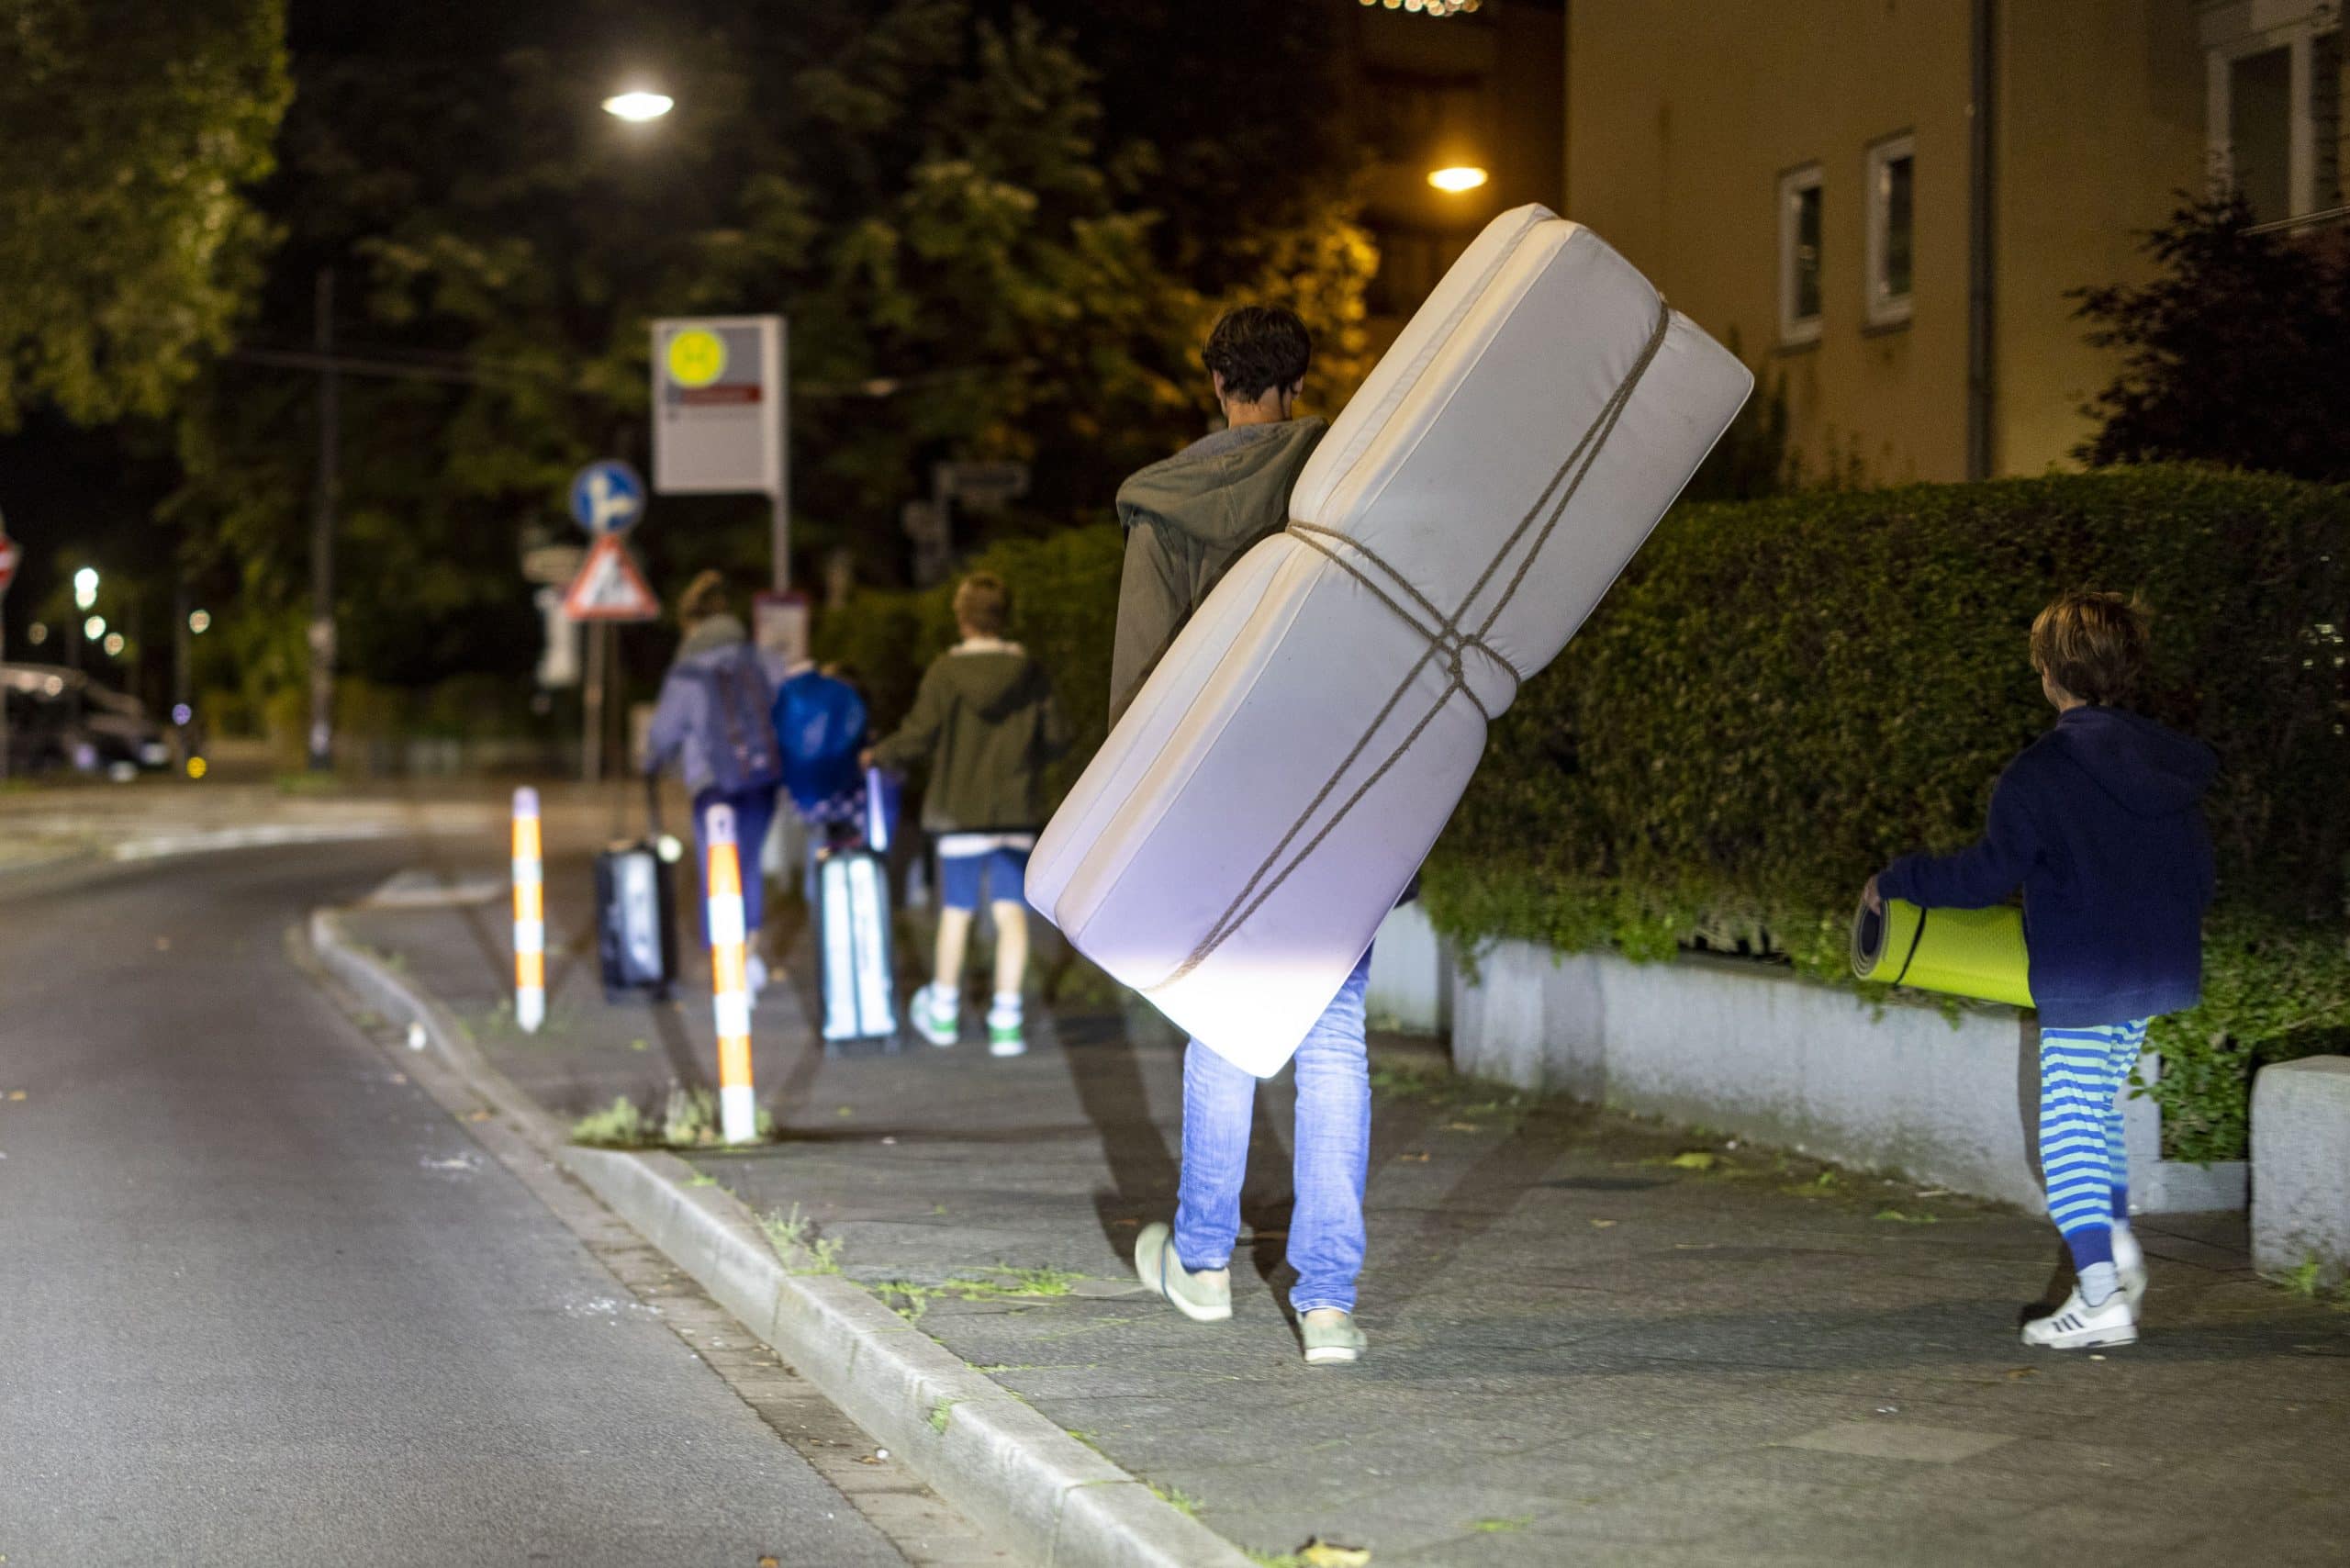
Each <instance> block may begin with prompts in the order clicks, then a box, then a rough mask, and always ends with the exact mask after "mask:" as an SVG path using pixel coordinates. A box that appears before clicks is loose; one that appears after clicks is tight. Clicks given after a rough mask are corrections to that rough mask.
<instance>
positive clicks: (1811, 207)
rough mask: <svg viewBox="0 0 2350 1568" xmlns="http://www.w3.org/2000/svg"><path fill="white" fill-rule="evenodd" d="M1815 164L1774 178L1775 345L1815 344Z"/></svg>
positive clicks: (1817, 292)
mask: <svg viewBox="0 0 2350 1568" xmlns="http://www.w3.org/2000/svg"><path fill="white" fill-rule="evenodd" d="M1819 241H1820V224H1819V165H1818V164H1817V163H1807V164H1805V165H1804V166H1803V167H1802V168H1800V169H1790V170H1789V171H1787V173H1785V174H1782V175H1780V176H1779V342H1782V343H1788V344H1794V343H1815V342H1818V341H1819V299H1820V287H1819Z"/></svg>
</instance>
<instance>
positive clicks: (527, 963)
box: [514, 787, 547, 1035]
mask: <svg viewBox="0 0 2350 1568" xmlns="http://www.w3.org/2000/svg"><path fill="white" fill-rule="evenodd" d="M546 893H547V890H546V873H545V869H544V867H543V863H542V846H541V845H540V841H539V792H538V791H537V790H532V789H530V788H528V787H525V788H523V789H520V790H515V791H514V1022H515V1023H517V1024H520V1025H521V1026H522V1032H523V1033H524V1034H526V1035H535V1034H537V1033H538V1032H539V1025H542V1024H543V1023H545V1022H546V1020H547V898H546Z"/></svg>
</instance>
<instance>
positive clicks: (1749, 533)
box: [819, 467, 2350, 1159]
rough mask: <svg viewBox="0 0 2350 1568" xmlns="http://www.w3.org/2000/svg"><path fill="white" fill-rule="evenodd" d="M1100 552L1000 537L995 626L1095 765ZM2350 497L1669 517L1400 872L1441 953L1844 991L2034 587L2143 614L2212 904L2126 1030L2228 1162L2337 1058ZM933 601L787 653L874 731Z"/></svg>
mask: <svg viewBox="0 0 2350 1568" xmlns="http://www.w3.org/2000/svg"><path fill="white" fill-rule="evenodd" d="M1120 548H1121V541H1120V536H1119V533H1118V531H1117V530H1116V529H1115V528H1113V527H1109V526H1103V527H1100V528H1093V529H1086V530H1080V531H1076V532H1069V533H1066V534H1062V535H1058V536H1056V537H1053V538H1049V539H1045V540H1038V541H1022V542H1018V543H1008V544H1005V545H1002V546H999V547H997V548H996V549H994V550H991V551H990V552H989V553H988V554H986V555H985V556H983V557H982V558H981V559H980V561H979V562H977V563H975V565H981V566H987V567H988V568H990V569H991V570H994V571H996V572H999V573H1001V574H1002V576H1003V577H1005V579H1006V580H1007V581H1008V582H1009V583H1010V584H1011V585H1012V587H1013V593H1014V597H1015V610H1014V615H1015V634H1016V635H1019V636H1020V637H1021V638H1022V639H1023V640H1024V641H1025V642H1026V643H1027V644H1029V646H1030V647H1031V648H1032V649H1034V650H1035V652H1036V653H1037V654H1038V655H1039V656H1041V657H1043V658H1044V659H1045V660H1046V663H1047V664H1048V666H1050V667H1051V668H1052V669H1053V671H1054V673H1055V676H1056V678H1057V680H1058V681H1059V682H1060V685H1061V693H1062V697H1063V700H1065V701H1066V702H1067V703H1068V704H1069V713H1070V716H1071V717H1072V719H1074V720H1075V721H1076V722H1078V724H1079V725H1080V733H1081V744H1080V746H1079V748H1078V751H1077V753H1076V754H1075V755H1074V756H1072V757H1071V758H1070V759H1069V761H1068V762H1066V763H1065V764H1063V767H1064V769H1065V778H1064V780H1063V781H1064V782H1066V781H1067V780H1068V779H1073V778H1075V776H1076V773H1077V771H1078V769H1080V767H1082V766H1083V760H1084V758H1085V757H1086V756H1089V755H1090V754H1091V750H1092V748H1093V746H1094V745H1096V744H1098V743H1099V741H1100V738H1101V735H1102V712H1103V709H1104V707H1105V705H1106V701H1107V697H1106V691H1105V683H1106V677H1107V671H1108V662H1109V660H1108V650H1109V646H1110V634H1111V630H1112V623H1113V617H1114V614H1115V602H1116V597H1117V582H1118V570H1119V552H1120ZM2345 552H2350V491H2344V490H2342V489H2338V488H2326V487H2317V486H2311V485H2303V484H2300V483H2296V482H2294V481H2290V480H2284V479H2271V478H2262V477H2248V476H2231V475H2221V474H2214V473H2210V472H2206V471H2202V470H2198V469H2189V468H2176V467H2164V468H2145V469H2137V470H2107V471H2104V472H2101V473H2097V474H2088V475H2073V476H2052V477H2049V478H2044V479H2033V480H2012V481H2001V482H1997V483H1992V484H1980V485H1938V486H1934V485H1921V486H1911V487H1906V488H1902V489H1896V490H1883V491H1873V492H1835V493H1830V492H1816V491H1815V492H1806V493H1802V494H1797V495H1794V496H1788V497H1784V498H1776V499H1772V500H1764V501H1751V502H1741V503H1735V504H1720V505H1707V506H1692V507H1686V508H1683V509H1681V510H1677V511H1676V512H1675V513H1674V514H1673V516H1672V517H1671V518H1669V519H1667V520H1666V521H1665V523H1664V525H1663V526H1662V528H1661V529H1660V530H1659V531H1658V533H1657V536H1656V537H1655V538H1654V539H1653V540H1652V541H1651V543H1649V545H1648V547H1647V548H1646V549H1644V550H1643V551H1642V552H1641V553H1640V555H1639V558H1638V560H1636V561H1635V562H1634V564H1633V566H1632V568H1631V570H1630V571H1628V573H1627V574H1626V575H1625V577H1624V579H1623V580H1622V581H1621V582H1620V583H1618V584H1617V586H1616V588H1614V589H1613V590H1612V591H1611V592H1610V594H1609V596H1608V598H1607V600H1606V603H1605V604H1604V605H1603V606H1602V608H1601V610H1600V611H1599V613H1598V614H1597V615H1595V617H1594V618H1593V620H1592V621H1591V622H1590V624H1588V625H1587V626H1586V627H1585V628H1584V629H1583V632H1582V633H1581V634H1579V635H1578V636H1577V637H1576V639H1575V640H1574V642H1573V643H1572V644H1569V646H1568V648H1567V651H1566V653H1565V655H1563V656H1562V657H1561V659H1560V660H1559V662H1558V663H1557V664H1556V665H1554V666H1552V667H1551V668H1550V670H1548V671H1546V672H1544V673H1543V674H1542V675H1541V676H1540V677H1539V678H1536V679H1535V680H1533V681H1531V682H1529V683H1527V688H1526V689H1525V690H1524V691H1523V692H1522V693H1521V694H1520V695H1519V698H1518V700H1517V703H1516V706H1515V707H1514V708H1512V709H1511V711H1509V713H1508V714H1507V715H1505V717H1504V719H1503V720H1502V722H1501V723H1500V724H1498V725H1497V726H1496V727H1495V729H1494V737H1493V741H1492V745H1491V748H1490V750H1489V752H1488V754H1487V756H1486V758H1485V761H1484V764H1483V767H1481V768H1480V769H1479V771H1478V774H1477V777H1476V779H1475V781H1474V782H1473V783H1472V786H1471V787H1470V790H1469V794H1468V798H1467V799H1466V801H1464V802H1463V803H1462V806H1461V809H1460V812H1459V813H1458V814H1457V815H1456V816H1455V817H1454V819H1453V823H1452V825H1451V826H1450V828H1449V829H1448V831H1447V833H1446V834H1445V837H1444V839H1443V840H1442V842H1440V843H1439V844H1438V847H1437V852H1436V854H1435V856H1434V857H1432V858H1431V860H1430V862H1429V866H1428V869H1427V879H1426V884H1425V886H1426V897H1427V904H1428V908H1429V912H1430V913H1431V915H1432V916H1433V917H1434V919H1435V920H1436V922H1437V924H1438V926H1439V927H1440V928H1441V929H1443V930H1445V931H1446V932H1448V933H1449V935H1453V936H1455V937H1457V938H1460V939H1462V940H1465V941H1469V942H1478V941H1483V940H1487V939H1491V938H1495V937H1503V936H1515V937H1523V938H1527V939H1530V940H1534V941H1539V942H1546V943H1550V944H1551V945H1553V946H1560V947H1562V948H1568V949H1581V948H1586V947H1594V946H1615V947H1617V948H1619V949H1621V950H1622V951H1624V952H1625V953H1626V954H1628V956H1630V957H1633V958H1667V957H1670V956H1672V955H1673V953H1675V952H1676V951H1679V950H1680V949H1682V948H1683V947H1685V946H1706V947H1711V948H1714V949H1717V950H1728V951H1737V952H1743V953H1747V954H1750V955H1752V956H1755V957H1758V958H1770V959H1774V960H1778V961H1783V962H1786V963H1790V964H1792V965H1793V966H1794V967H1795V968H1796V969H1798V970H1800V971H1802V972H1803V973H1806V974H1808V975H1811V976H1814V977H1816V978H1818V979H1821V980H1830V981H1836V982H1840V983H1849V968H1848V965H1847V961H1846V957H1845V944H1846V929H1847V925H1848V923H1849V921H1850V918H1851V912H1852V900H1853V897H1854V895H1855V893H1856V892H1857V890H1859V887H1860V885H1861V883H1862V881H1863V879H1866V878H1867V876H1868V875H1869V873H1870V872H1872V871H1874V870H1875V869H1877V868H1880V867H1882V866H1883V865H1884V864H1885V863H1886V861H1887V860H1889V859H1891V858H1892V857H1894V856H1895V855H1897V854H1898V853H1900V852H1901V851H1903V850H1905V849H1908V848H1912V847H1917V846H1926V847H1930V848H1936V849H1947V848H1952V847H1955V846H1958V845H1961V844H1964V842H1966V841H1967V840H1968V839H1969V838H1971V837H1972V836H1973V835H1974V834H1975V833H1976V832H1977V831H1978V830H1979V828H1980V825H1981V823H1982V821H1983V816H1984V812H1985V809H1986V805H1987V802H1988V801H1989V797H1990V790H1991V785H1992V783H1993V781H1994V780H1995V779H1996V778H1997V775H1998V772H1999V769H2000V768H2001V767H2003V766H2004V765H2005V764H2006V762H2007V761H2008V759H2009V757H2011V756H2014V754H2015V753H2016V752H2018V751H2020V749H2022V747H2023V746H2024V745H2027V744H2028V743H2029V742H2030V741H2031V738H2032V737H2033V736H2034V735H2036V734H2039V733H2040V731H2041V730H2042V729H2043V728H2044V727H2045V726H2046V725H2047V723H2048V722H2049V720H2050V713H2049V711H2048V708H2047V705H2046V703H2045V702H2044V700H2042V697H2041V695H2040V690H2039V683H2038V680H2037V678H2035V677H2034V676H2033V674H2032V672H2031V666H2030V663H2029V662H2028V660H2027V659H2026V657H2025V654H2024V640H2025V633H2026V629H2027V628H2028V627H2029V625H2030V623H2031V617H2032V615H2033V614H2034V613H2035V612H2036V611H2037V610H2039V609H2040V607H2041V606H2042V604H2044V603H2045V602H2046V601H2047V600H2048V599H2049V598H2050V597H2052V596H2053V594H2054V593H2055V592H2056V590H2057V589H2058V588H2063V587H2067V586H2076V585H2089V586H2101V587H2108V588H2127V589H2133V590H2136V591H2139V592H2142V593H2143V594H2144V595H2145V596H2146V597H2147V599H2149V600H2150V601H2151V602H2152V603H2153V604H2154V607H2155V610H2156V619H2155V644H2156V657H2155V663H2154V672H2153V678H2152V681H2151V686H2150V689H2149V691H2148V692H2147V694H2146V706H2147V708H2148V709H2149V711H2152V712H2153V713H2154V715H2155V716H2157V717H2159V718H2161V719H2163V720H2165V722H2170V723H2173V724H2175V725H2177V726H2178V727H2180V728H2182V729H2185V730H2187V731H2188V732H2190V733H2192V734H2198V735H2200V736H2201V737H2202V738H2203V739H2205V740H2206V741H2208V742H2210V744H2211V745H2213V746H2214V747H2215V748H2217V750H2218V751H2219V753H2220V755H2221V764H2222V772H2221V779H2220V782H2219V784H2218V786H2217V787H2216V788H2215V790H2214V793H2213V795H2212V797H2211V799H2210V805H2209V809H2210V820H2211V825H2212V830H2213V838H2214V843H2215V846H2216V848H2217V850H2218V853H2219V859H2220V871H2221V895H2220V903H2219V906H2218V908H2217V909H2216V910H2215V911H2214V912H2213V915H2212V918H2211V921H2210V925H2209V927H2208V932H2207V940H2206V944H2205V970H2206V972H2205V1001H2204V1004H2203V1006H2202V1007H2200V1008H2199V1009H2198V1010H2197V1011H2196V1012H2195V1013H2193V1014H2186V1015H2183V1016H2180V1017H2177V1018H2173V1019H2166V1020H2165V1021H2163V1023H2162V1024H2160V1025H2158V1026H2157V1031H2156V1043H2157V1045H2158V1047H2159V1048H2160V1049H2161V1051H2162V1053H2163V1056H2164V1062H2165V1066H2164V1077H2163V1080H2162V1082H2161V1083H2160V1084H2159V1085H2158V1086H2157V1087H2156V1088H2155V1090H2154V1098H2155V1099H2156V1100H2157V1101H2158V1102H2159V1103H2161V1104H2162V1106H2163V1109H2164V1113H2165V1134H2166V1138H2167V1140H2168V1141H2169V1144H2170V1148H2171V1150H2172V1152H2174V1153H2176V1154H2177V1155H2179V1156H2181V1157H2183V1158H2188V1159H2222V1158H2233V1157H2237V1156H2240V1155H2241V1154H2242V1152H2243V1150H2244V1138H2245V1115H2246V1110H2247V1104H2248V1099H2249V1090H2250V1081H2251V1073H2252V1071H2253V1070H2254V1068H2255V1067H2256V1066H2257V1065H2258V1064H2259V1063H2260V1062H2262V1061H2266V1060H2274V1059H2283V1058H2289V1057H2293V1056H2303V1055H2309V1054H2311V1053H2313V1052H2316V1051H2321V1050H2326V1049H2341V1048H2344V1047H2345V1045H2350V946H2345V938H2350V923H2345V912H2344V902H2343V901H2344V875H2345V866H2344V859H2345V855H2350V782H2346V781H2350V739H2345V736H2344V716H2345V711H2350V708H2346V707H2345V697H2350V686H2345V671H2344V640H2343V634H2344V628H2345V625H2350V566H2345V561H2344V555H2345ZM946 599H947V594H946V590H944V589H939V590H933V591H932V592H930V593H927V594H920V595H906V594H894V595H893V594H868V595H864V596H860V597H859V598H858V599H856V601H854V604H853V605H852V607H851V610H849V611H848V612H846V613H844V614H842V615H839V616H835V617H833V618H832V619H831V621H830V622H828V623H827V624H825V625H823V626H822V627H821V628H820V636H819V646H820V647H821V648H822V649H823V650H824V652H825V653H826V655H827V656H830V657H835V658H841V659H844V660H845V661H846V662H848V663H850V664H852V665H855V666H856V667H857V668H858V670H859V672H860V673H861V675H862V676H863V677H864V678H865V679H866V681H867V685H868V688H869V689H870V690H871V691H872V693H873V696H874V700H875V708H876V711H877V713H878V714H879V715H880V716H881V718H882V719H883V720H884V721H888V720H890V719H893V718H895V716H896V715H897V714H899V713H901V712H902V711H903V710H904V706H905V704H906V703H907V702H908V701H910V700H912V692H913V685H914V682H915V680H916V679H918V678H919V676H920V673H921V670H922V667H923V664H924V663H926V662H927V660H928V659H929V658H930V657H932V656H934V655H935V654H936V653H937V652H938V651H940V650H941V649H943V648H944V647H945V646H946V644H947V642H948V641H949V640H950V639H951V637H952V635H953V626H952V624H951V617H950V615H949V612H948V610H947V608H946Z"/></svg>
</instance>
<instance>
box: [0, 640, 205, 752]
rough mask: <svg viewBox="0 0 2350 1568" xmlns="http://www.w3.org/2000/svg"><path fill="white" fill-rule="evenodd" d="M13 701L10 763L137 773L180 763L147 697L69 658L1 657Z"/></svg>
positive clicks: (1, 674) (1, 673)
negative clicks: (7, 660)
mask: <svg viewBox="0 0 2350 1568" xmlns="http://www.w3.org/2000/svg"><path fill="white" fill-rule="evenodd" d="M0 692H5V693H6V700H7V704H8V771H9V772H10V774H11V775H16V776H28V775H33V774H40V773H54V772H69V771H70V772H75V773H104V774H106V775H107V776H108V777H110V778H136V777H137V776H138V775H139V774H140V773H142V772H158V771H162V770H163V769H167V768H169V767H171V765H172V748H171V745H170V743H169V741H168V740H167V739H166V738H165V736H164V734H163V731H162V727H161V726H160V725H158V724H157V723H156V722H154V721H153V720H151V719H150V718H149V717H148V716H147V709H146V706H145V704H143V703H141V702H140V700H138V699H137V698H135V697H130V696H127V695H125V694H124V693H122V692H119V691H116V690H114V689H112V688H110V687H106V686H101V685H100V684H98V682H96V681H95V680H93V679H91V678H90V677H89V676H88V675H87V674H86V673H84V672H83V671H81V670H76V669H69V668H67V667H66V666H63V665H37V664H6V665H0Z"/></svg>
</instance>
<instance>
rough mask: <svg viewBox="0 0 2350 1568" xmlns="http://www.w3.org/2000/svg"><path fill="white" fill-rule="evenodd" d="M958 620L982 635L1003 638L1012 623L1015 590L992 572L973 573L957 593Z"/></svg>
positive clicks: (956, 618) (956, 615)
mask: <svg viewBox="0 0 2350 1568" xmlns="http://www.w3.org/2000/svg"><path fill="white" fill-rule="evenodd" d="M955 620H956V623H957V624H958V625H960V626H962V627H963V628H965V629H966V630H967V631H969V632H971V633H976V634H977V635H979V636H981V637H1001V636H1002V635H1003V629H1004V628H1005V627H1006V626H1008V625H1010V624H1011V623H1012V590H1011V589H1010V588H1006V587H1004V586H1003V579H1002V577H997V576H996V575H995V574H994V573H993V572H973V573H972V574H971V575H970V576H969V577H965V578H964V579H963V581H962V584H961V586H959V587H958V588H956V590H955Z"/></svg>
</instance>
